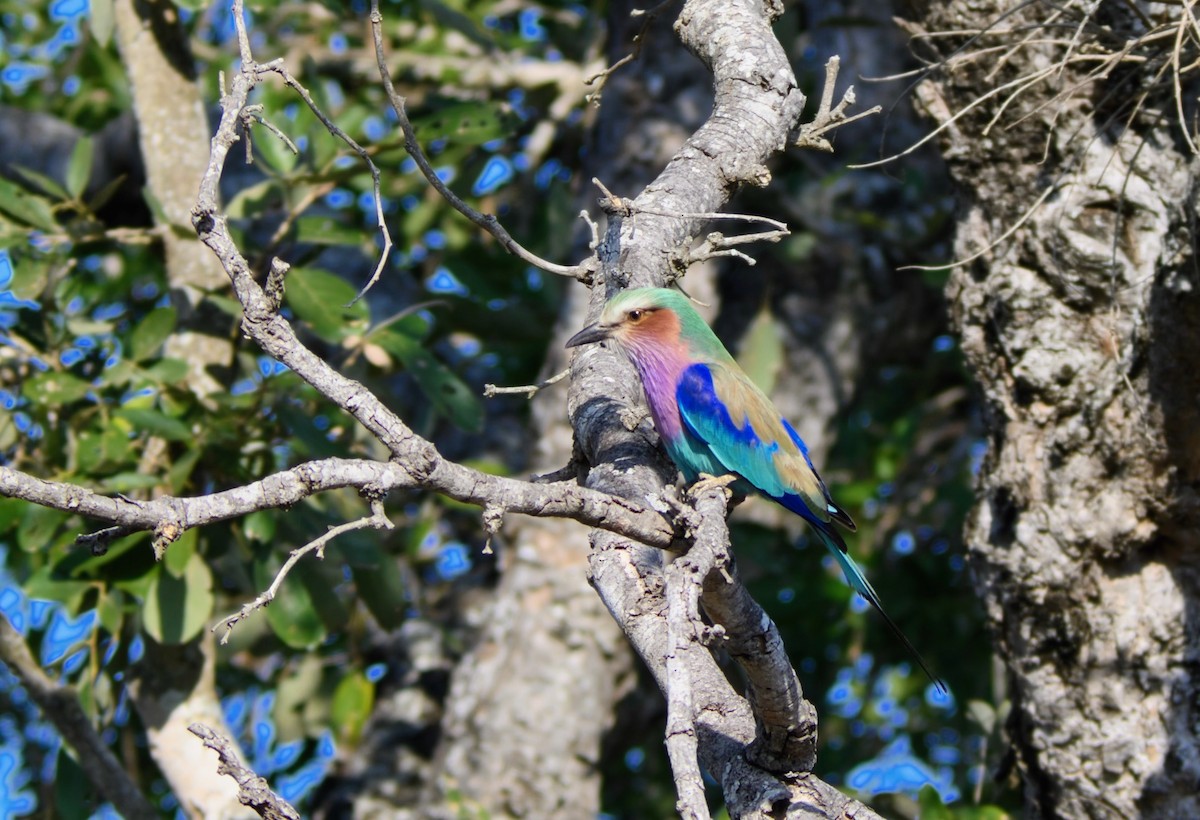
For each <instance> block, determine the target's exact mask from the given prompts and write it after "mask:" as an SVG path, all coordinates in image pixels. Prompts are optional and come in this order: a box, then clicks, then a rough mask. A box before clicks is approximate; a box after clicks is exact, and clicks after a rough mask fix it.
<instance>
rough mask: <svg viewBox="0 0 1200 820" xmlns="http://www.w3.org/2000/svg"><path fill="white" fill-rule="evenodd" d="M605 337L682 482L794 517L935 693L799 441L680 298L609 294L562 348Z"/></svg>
mask: <svg viewBox="0 0 1200 820" xmlns="http://www.w3.org/2000/svg"><path fill="white" fill-rule="evenodd" d="M603 341H612V342H614V343H615V344H616V345H617V347H618V348H619V349H621V350H622V351H623V352H624V353H625V355H626V356H627V357H628V358H629V359H630V361H632V363H633V366H634V368H635V369H636V370H637V372H638V376H639V378H640V380H641V383H642V389H643V391H644V392H645V395H646V404H647V405H648V406H649V408H650V416H651V418H652V419H653V421H654V427H655V429H656V430H657V431H658V435H659V438H661V439H662V442H663V446H664V447H665V449H666V451H667V455H668V456H670V458H671V460H672V461H673V462H674V463H675V466H676V467H678V468H679V471H680V472H681V473H682V474H683V477H684V480H685V481H687V482H688V483H689V484H691V483H693V482H695V481H696V480H697V479H699V478H701V477H702V476H713V477H718V476H725V475H733V476H734V477H735V479H734V481H733V482H732V484H731V489H732V490H733V491H735V492H738V493H740V494H742V495H748V494H750V493H752V492H754V493H758V494H760V495H762V496H765V497H767V498H769V499H771V500H772V501H775V502H776V503H778V504H780V505H782V506H783V507H785V508H786V509H788V510H790V511H791V512H794V513H796V514H797V515H799V516H800V517H801V518H803V519H804V520H805V521H806V522H807V523H808V524H809V525H810V526H811V527H812V529H813V530H814V531H815V532H816V534H817V537H818V538H819V539H820V541H821V543H822V544H824V545H825V548H826V549H828V550H829V552H830V554H831V555H832V556H833V558H834V560H835V561H837V563H838V566H839V567H841V569H842V573H843V574H844V575H845V576H846V581H847V583H849V585H850V586H851V587H852V588H853V589H854V590H855V591H856V592H858V594H859V595H861V596H862V597H863V598H864V599H865V600H866V601H867V602H868V603H870V604H871V606H872V607H874V608H875V609H876V610H877V611H878V612H879V614H880V615H881V616H882V617H883V620H884V622H885V623H886V624H887V626H888V627H889V628H890V629H891V631H892V633H893V634H894V635H895V636H896V637H897V638H898V639H899V640H900V642H901V643H902V644H903V645H904V647H905V648H906V649H907V650H908V651H909V653H911V654H912V656H913V657H914V658H915V659H916V661H917V663H918V664H919V665H920V667H921V669H922V670H923V671H924V672H925V674H926V675H928V676H929V679H930V680H931V681H932V682H933V683H934V684H935V686H936V687H937V688H938V690H939V691H941V692H943V693H944V692H946V686H945V683H943V682H942V680H941V679H940V678H938V677H937V676H935V675H934V674H933V672H932V671H930V668H929V666H928V664H926V663H925V660H924V658H922V657H921V654H920V653H919V652H918V651H917V649H916V647H914V646H913V644H912V642H911V641H909V639H908V637H907V636H906V635H905V634H904V632H903V631H902V630H901V629H900V627H899V626H898V625H897V624H896V622H895V621H893V620H892V618H891V616H889V615H888V614H887V612H886V611H885V610H884V608H883V603H882V602H881V601H880V599H879V595H878V594H877V593H876V592H875V589H874V587H872V586H871V582H870V581H868V580H867V577H866V575H865V574H863V571H862V569H861V568H860V567H859V566H858V564H857V563H855V561H854V559H853V558H851V557H850V553H849V552H848V550H847V547H846V541H845V539H844V538H843V537H842V535H841V533H840V532H838V530H837V528H836V527H835V526H834V525H835V524H836V525H841V526H842V527H844V528H845V529H847V530H849V531H850V532H854V531H855V530H856V529H857V527H856V526H855V524H854V521H853V519H851V518H850V515H849V514H848V513H847V512H846V511H845V510H844V509H842V508H841V507H839V506H838V505H837V504H836V503H834V501H833V498H832V497H831V496H830V494H829V489H828V488H827V487H826V486H825V482H824V481H822V480H821V476H820V475H819V474H818V473H817V470H816V468H815V467H814V466H813V463H812V459H811V458H810V457H809V454H808V447H807V445H805V443H804V441H803V440H802V439H801V438H800V435H799V434H798V433H797V432H796V429H795V428H794V427H792V425H791V424H789V423H788V421H787V419H785V418H783V416H782V415H781V414H780V413H779V411H778V410H777V409H775V405H774V404H773V403H772V402H771V400H770V399H769V398H767V396H766V394H765V393H763V392H762V390H760V389H759V388H758V386H757V385H755V384H754V382H753V381H751V379H750V377H749V376H747V375H746V373H745V372H744V371H743V370H742V368H741V367H740V366H739V365H738V363H737V362H736V361H735V360H734V358H733V356H731V355H730V354H729V351H728V350H726V349H725V345H723V344H721V340H720V339H718V338H717V336H716V334H715V333H713V331H712V329H711V328H710V327H709V326H708V324H707V323H706V322H705V321H704V319H703V318H702V317H701V316H700V314H699V313H697V312H696V310H695V308H693V307H692V306H691V304H690V302H689V299H688V297H687V296H686V295H685V294H683V293H681V292H680V291H678V290H673V289H670V288H634V289H629V290H624V291H621V292H620V293H618V294H617V295H615V296H613V297H612V298H611V299H609V300H608V302H607V303H606V304H605V306H604V309H603V311H602V312H601V314H600V318H599V320H598V321H596V322H595V323H594V324H591V325H588V326H587V327H585V328H584V329H583V330H581V331H579V332H578V333H576V334H575V335H574V336H572V337H571V338H570V339H569V340H567V343H566V346H567V347H568V348H571V347H579V346H580V345H585V344H591V343H596V342H603Z"/></svg>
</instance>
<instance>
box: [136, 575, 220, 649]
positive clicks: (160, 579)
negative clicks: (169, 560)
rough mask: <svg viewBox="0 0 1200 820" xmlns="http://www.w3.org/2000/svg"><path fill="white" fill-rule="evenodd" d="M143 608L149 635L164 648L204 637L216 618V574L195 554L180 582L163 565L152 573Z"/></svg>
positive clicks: (144, 622) (143, 622)
mask: <svg viewBox="0 0 1200 820" xmlns="http://www.w3.org/2000/svg"><path fill="white" fill-rule="evenodd" d="M152 575H153V578H152V580H151V582H150V589H149V591H148V592H147V593H146V602H145V606H144V607H143V608H142V624H143V625H144V626H145V628H146V632H147V633H148V634H149V635H150V637H152V638H154V640H156V641H158V642H159V643H161V644H180V643H185V642H187V641H190V640H191V639H192V638H194V637H196V636H197V635H199V634H200V630H201V629H203V628H204V624H205V623H206V622H207V621H208V619H209V617H210V616H211V615H212V610H213V600H214V599H213V590H212V573H211V572H210V571H209V569H208V564H206V563H205V562H204V559H203V558H201V557H200V556H199V555H197V554H195V553H193V554H192V556H191V558H189V559H188V563H187V567H186V568H185V570H184V574H183V577H180V578H176V577H175V576H174V575H172V574H171V573H169V572H167V571H166V568H165V567H163V566H162V565H159V566H158V567H156V568H155V571H154V572H153V573H152Z"/></svg>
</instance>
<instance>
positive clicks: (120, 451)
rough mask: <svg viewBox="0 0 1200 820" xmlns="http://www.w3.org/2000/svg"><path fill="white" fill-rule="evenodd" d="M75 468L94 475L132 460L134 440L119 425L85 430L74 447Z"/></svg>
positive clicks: (85, 473) (80, 471) (83, 473)
mask: <svg viewBox="0 0 1200 820" xmlns="http://www.w3.org/2000/svg"><path fill="white" fill-rule="evenodd" d="M74 454H75V469H76V470H77V471H78V472H79V473H80V474H82V475H94V474H95V473H97V472H101V471H103V470H105V469H112V468H114V467H117V466H119V465H121V464H124V463H126V462H127V461H132V457H133V455H134V453H133V442H132V441H130V439H129V433H128V431H126V430H125V429H122V427H119V426H111V427H106V428H105V429H103V430H84V431H83V432H81V433H80V434H79V438H78V439H77V441H76V444H75V447H74Z"/></svg>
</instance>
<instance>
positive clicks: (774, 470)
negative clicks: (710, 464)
mask: <svg viewBox="0 0 1200 820" xmlns="http://www.w3.org/2000/svg"><path fill="white" fill-rule="evenodd" d="M675 398H676V401H677V402H678V405H679V415H680V418H681V419H682V421H683V425H684V428H685V430H686V431H687V433H688V434H690V436H691V437H692V438H694V439H696V440H697V441H698V442H699V443H701V444H703V445H704V446H705V448H706V452H707V453H711V454H712V457H713V458H714V459H715V460H716V461H717V462H719V464H720V465H721V466H722V467H723V468H724V469H725V470H726V471H728V472H731V473H736V474H737V475H740V476H742V478H744V479H745V480H746V481H747V482H748V483H750V484H751V485H753V486H754V488H755V489H757V490H758V491H759V492H760V493H762V494H763V495H766V496H769V497H770V498H773V499H775V500H776V501H778V502H779V503H781V504H783V505H784V506H785V507H787V508H788V509H790V510H792V511H793V512H796V513H798V514H800V515H802V516H804V518H806V519H808V520H811V521H813V522H814V523H816V522H818V521H821V522H828V521H830V520H834V521H837V522H839V523H840V524H842V525H843V526H845V527H847V528H848V529H851V530H853V529H854V522H853V521H852V520H851V519H850V516H848V515H847V514H846V513H845V512H844V511H843V510H842V509H841V508H840V507H838V506H837V505H836V504H834V503H833V500H832V499H831V498H830V497H829V491H828V490H827V489H826V488H825V484H824V482H822V481H821V477H820V476H819V475H818V474H817V471H816V469H814V468H813V464H812V461H811V459H809V457H808V448H807V447H806V446H805V445H804V441H803V440H802V439H801V438H800V436H799V435H798V434H797V433H796V431H795V429H794V428H793V427H792V426H791V425H790V424H788V423H787V421H786V420H784V419H782V418H780V416H779V413H778V411H777V410H776V409H775V406H774V405H773V404H772V403H771V400H770V399H768V398H767V397H766V396H765V395H764V394H763V392H762V391H761V390H759V389H758V388H757V387H756V386H755V385H754V383H753V382H751V381H750V379H749V378H748V377H747V376H746V375H745V374H744V373H741V372H740V371H738V370H736V369H735V368H732V367H730V366H728V365H723V364H719V363H711V364H704V363H699V364H693V365H691V366H690V367H688V368H686V369H685V370H684V371H683V374H682V375H681V377H680V379H679V383H678V384H677V385H676V389H675ZM676 449H681V450H682V449H683V448H682V447H677V448H676ZM692 449H696V448H695V446H694V444H693V447H692ZM671 456H672V458H676V453H675V452H674V451H672V453H671ZM681 456H682V458H683V459H684V460H687V459H688V458H689V454H688V453H686V452H683V453H681ZM678 460H679V459H677V462H676V463H678ZM680 466H681V467H682V466H683V465H680ZM696 471H697V472H712V470H711V469H707V468H697V470H696ZM684 472H685V473H686V472H687V469H685V470H684Z"/></svg>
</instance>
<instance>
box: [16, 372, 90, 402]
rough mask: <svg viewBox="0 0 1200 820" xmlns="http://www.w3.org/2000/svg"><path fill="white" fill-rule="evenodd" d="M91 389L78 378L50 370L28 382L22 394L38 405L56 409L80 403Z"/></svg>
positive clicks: (22, 389)
mask: <svg viewBox="0 0 1200 820" xmlns="http://www.w3.org/2000/svg"><path fill="white" fill-rule="evenodd" d="M91 389H92V386H91V385H90V384H88V383H87V382H85V381H84V380H83V379H81V378H79V377H78V376H75V375H72V374H70V373H57V372H55V371H53V370H48V371H46V372H45V373H38V374H37V375H36V376H34V377H32V378H31V379H29V380H28V381H26V382H25V385H24V386H23V387H22V388H21V393H22V395H24V396H25V398H27V399H29V400H30V401H32V402H36V403H37V404H41V405H45V406H47V407H56V406H61V405H64V404H70V403H71V402H74V401H79V400H80V399H82V398H83V397H84V396H86V395H87V394H88V391H90V390H91Z"/></svg>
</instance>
